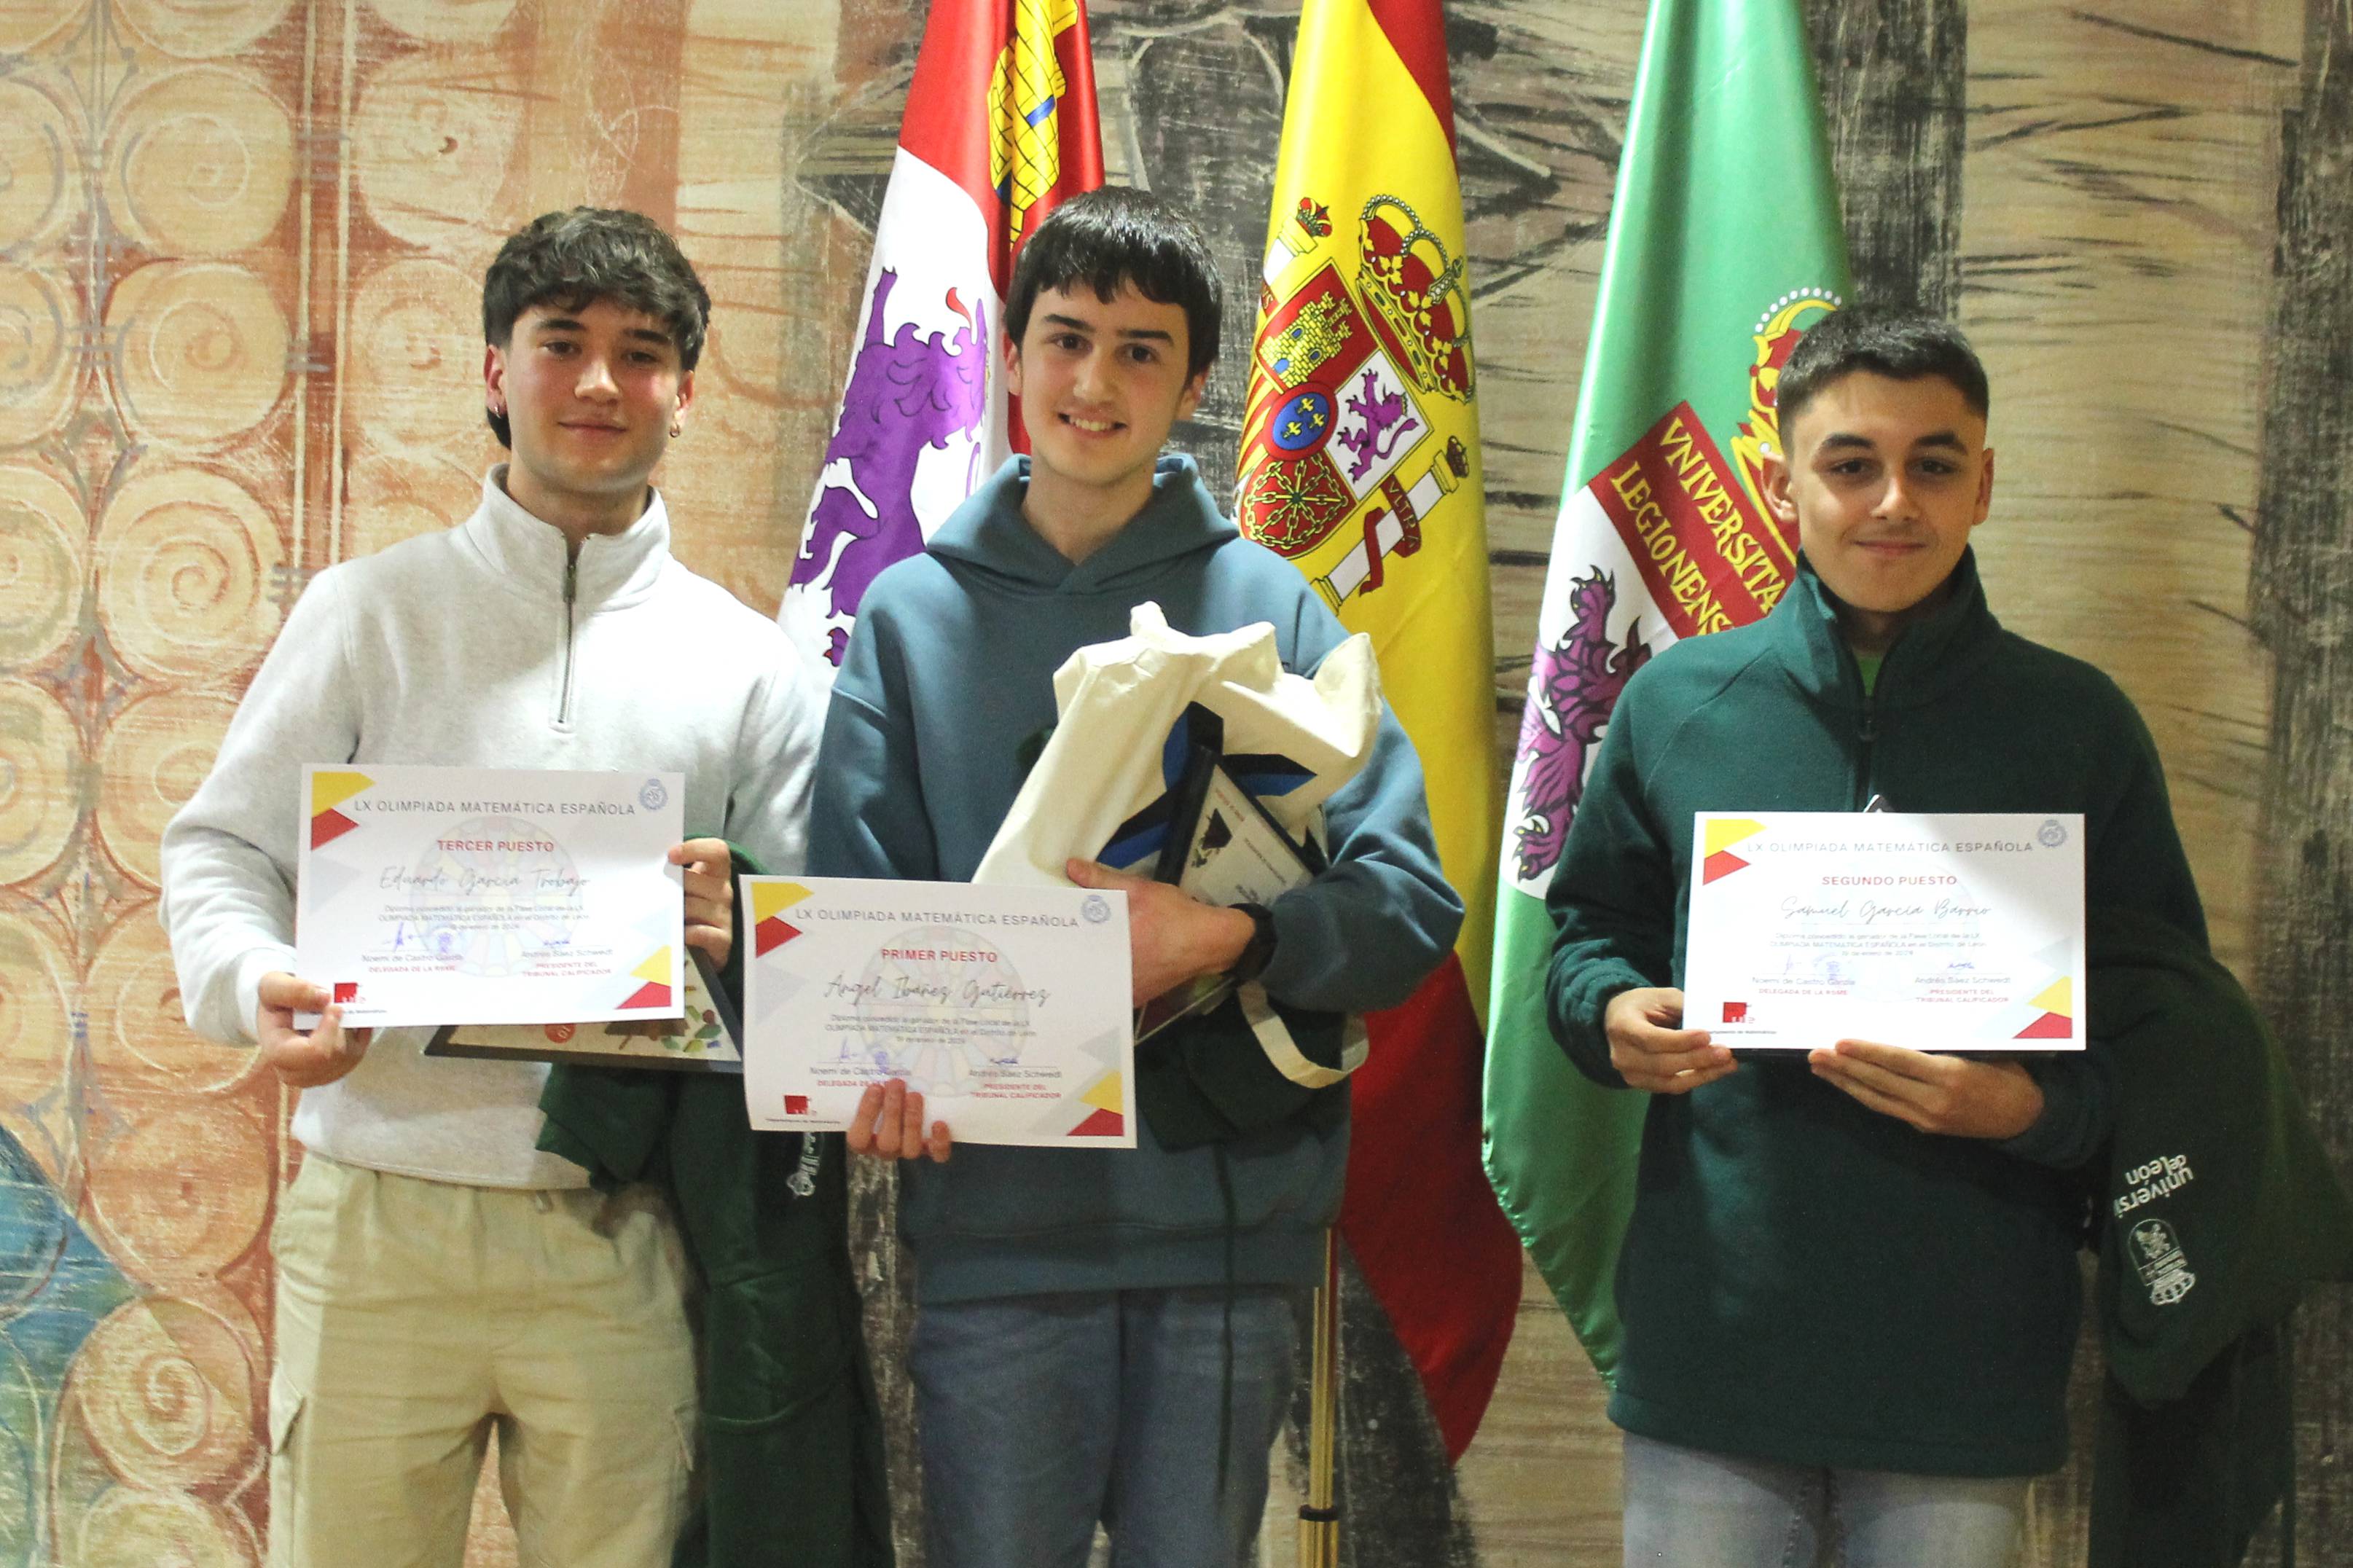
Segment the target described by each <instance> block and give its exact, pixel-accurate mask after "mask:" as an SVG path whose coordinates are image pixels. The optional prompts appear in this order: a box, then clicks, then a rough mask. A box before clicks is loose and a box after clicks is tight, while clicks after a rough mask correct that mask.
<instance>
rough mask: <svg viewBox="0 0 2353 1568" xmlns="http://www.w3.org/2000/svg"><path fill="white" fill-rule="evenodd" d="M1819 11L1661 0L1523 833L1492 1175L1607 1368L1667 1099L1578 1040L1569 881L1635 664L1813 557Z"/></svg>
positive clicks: (1558, 543) (1558, 534)
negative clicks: (1778, 419) (1648, 1154)
mask: <svg viewBox="0 0 2353 1568" xmlns="http://www.w3.org/2000/svg"><path fill="white" fill-rule="evenodd" d="M1847 287H1848V285H1847V258H1846V243H1845V238H1844V236H1843V233H1842V231H1841V228H1840V226H1839V207H1838V192H1837V188H1836V186H1835V185H1834V184H1833V183H1832V180H1831V167H1830V155H1829V149H1828V147H1827V144H1826V143H1825V142H1824V139H1823V135H1822V121H1821V110H1820V104H1819V102H1818V100H1816V98H1815V96H1814V79H1813V69H1812V65H1811V61H1810V57H1809V55H1808V53H1807V49H1806V36H1805V28H1804V24H1803V22H1802V20H1801V18H1800V16H1799V0H1652V5H1651V16H1650V23H1649V26H1648V29H1647V31H1646V32H1645V33H1644V36H1643V39H1642V62H1641V70H1640V72H1639V73H1638V74H1637V76H1636V78H1635V86H1634V101H1633V106H1632V109H1631V111H1630V116H1629V121H1628V124H1627V130H1626V151H1625V153H1624V156H1623V157H1622V159H1621V160H1620V163H1619V169H1618V187H1617V196H1616V199H1615V202H1614V205H1612V208H1611V211H1610V216H1609V245H1608V247H1607V249H1606V251H1605V252H1604V255H1603V258H1602V264H1601V287H1600V293H1599V299H1598V300H1597V301H1596V303H1595V306H1594V318H1593V334H1592V337H1591V340H1590V342H1588V347H1587V351H1586V359H1585V376H1584V380H1583V382H1582V383H1581V384H1579V386H1578V388H1577V422H1576V425H1575V426H1574V428H1573V430H1572V433H1571V436H1570V439H1569V451H1568V472H1567V480H1566V484H1565V487H1564V494H1563V496H1562V500H1561V507H1560V517H1559V521H1557V523H1556V525H1555V528H1554V531H1553V546H1552V564H1551V569H1550V572H1549V574H1548V576H1547V578H1546V583H1545V594H1544V602H1543V605H1542V608H1541V609H1540V611H1539V612H1538V616H1537V623H1536V647H1535V668H1534V669H1533V670H1532V671H1531V672H1530V674H1529V678H1528V698H1527V706H1526V709H1525V713H1524V715H1523V717H1522V720H1521V723H1520V742H1519V751H1518V755H1517V759H1516V761H1515V762H1514V765H1513V769H1512V787H1511V794H1510V804H1509V806H1508V809H1507V811H1506V816H1505V821H1504V836H1503V874H1502V887H1501V889H1500V892H1499V894H1498V899H1497V904H1496V910H1495V966H1494V990H1493V996H1492V999H1491V1003H1490V1005H1489V1008H1488V1021H1489V1026H1490V1036H1489V1038H1490V1047H1489V1051H1488V1057H1487V1167H1488V1172H1489V1173H1490V1174H1491V1175H1493V1178H1494V1182H1495V1191H1496V1193H1497V1194H1498V1195H1499V1196H1500V1197H1501V1198H1502V1199H1503V1202H1504V1210H1505V1211H1506V1212H1507V1213H1509V1214H1510V1215H1511V1216H1512V1223H1513V1224H1514V1226H1516V1227H1517V1228H1518V1230H1519V1233H1520V1237H1521V1238H1522V1239H1523V1240H1524V1241H1525V1242H1526V1244H1527V1247H1528V1252H1529V1255H1530V1256H1531V1257H1532V1258H1534V1259H1535V1265H1536V1268H1537V1269H1538V1270H1539V1271H1540V1272H1542V1273H1543V1275H1544V1277H1545V1279H1546V1283H1548V1284H1549V1285H1550V1286H1551V1287H1552V1289H1553V1293H1554V1294H1555V1295H1556V1297H1557V1298H1558V1299H1559V1300H1560V1304H1561V1308H1562V1310H1564V1311H1566V1312H1567V1315H1568V1319H1569V1322H1570V1324H1571V1325H1572V1326H1573V1327H1574V1328H1575V1329H1576V1331H1577V1337H1578V1338H1579V1339H1580V1340H1581V1341H1583V1342H1584V1344H1585V1348H1586V1352H1587V1353H1588V1355H1590V1356H1591V1357H1592V1359H1593V1363H1594V1364H1595V1365H1596V1366H1597V1367H1599V1369H1600V1371H1601V1373H1602V1374H1603V1375H1604V1376H1605V1377H1609V1376H1612V1375H1613V1374H1614V1373H1615V1371H1616V1367H1617V1360H1618V1350H1619V1343H1620V1335H1619V1324H1618V1316H1617V1310H1616V1307H1615V1304H1614V1301H1613V1299H1612V1284H1613V1281H1614V1278H1615V1275H1616V1271H1617V1261H1618V1244H1619V1240H1620V1237H1621V1236H1622V1235H1623V1234H1624V1231H1625V1226H1626V1220H1627V1216H1628V1215H1630V1213H1631V1212H1632V1208H1633V1201H1634V1159H1635V1153H1636V1151H1637V1150H1638V1148H1639V1146H1640V1143H1641V1125H1642V1115H1643V1111H1644V1108H1645V1106H1646V1104H1647V1103H1648V1097H1647V1096H1644V1095H1641V1094H1636V1093H1633V1092H1631V1091H1629V1090H1624V1089H1616V1090H1612V1089H1599V1088H1598V1087H1596V1086H1595V1085H1593V1084H1591V1083H1588V1081H1587V1080H1586V1079H1583V1078H1582V1077H1580V1076H1578V1074H1577V1071H1576V1069H1574V1068H1571V1067H1570V1066H1569V1065H1568V1061H1567V1058H1566V1057H1564V1056H1563V1055H1562V1054H1561V1050H1560V1047H1558V1046H1556V1044H1555V1043H1554V1042H1553V1040H1552V1037H1551V1035H1550V1032H1549V1029H1548V1027H1547V1025H1546V1007H1545V971H1546V963H1547V961H1548V959H1549V958H1550V955H1551V952H1552V939H1553V926H1552V921H1551V919H1550V917H1549V916H1548V915H1547V913H1546V910H1545V905H1544V895H1545V889H1546V884H1548V883H1549V882H1550V880H1551V879H1552V872H1553V868H1554V866H1555V865H1556V863H1557V862H1558V861H1559V859H1560V853H1561V846H1562V844H1563V842H1564V841H1565V840H1566V839H1567V836H1568V829H1569V824H1570V822H1571V821H1572V820H1573V818H1574V817H1575V816H1576V812H1577V797H1578V795H1579V794H1580V792H1582V790H1583V789H1584V787H1585V780H1586V775H1587V772H1588V767H1589V766H1590V763H1591V761H1592V758H1593V754H1594V752H1596V751H1597V750H1598V749H1599V745H1600V739H1601V732H1602V730H1603V728H1604V727H1605V726H1606V725H1607V724H1608V722H1609V713H1610V710H1611V708H1612V707H1613V706H1614V705H1615V704H1616V702H1617V700H1618V693H1619V692H1620V689H1623V687H1624V686H1625V684H1626V682H1627V680H1628V679H1630V677H1631V676H1632V675H1633V673H1634V671H1635V670H1636V669H1638V668H1641V666H1642V665H1643V664H1644V663H1645V662H1647V661H1648V660H1649V659H1650V658H1651V655H1653V654H1654V653H1656V652H1658V651H1659V650H1660V649H1662V648H1663V647H1666V646H1667V645H1668V644H1670V643H1672V642H1674V641H1675V640H1676V639H1677V638H1680V637H1698V636H1701V635H1704V634H1705V633H1707V632H1712V631H1720V630H1723V629H1724V628H1725V627H1728V626H1743V625H1746V623H1748V622H1750V621H1753V620H1755V619H1757V617H1758V616H1762V615H1764V614H1765V613H1766V612H1767V611H1768V610H1770V609H1771V608H1772V607H1773V605H1774V604H1775V603H1776V602H1777V601H1778V599H1779V598H1780V596H1781V593H1782V590H1783V589H1784V588H1786V587H1787V586H1788V583H1789V579H1790V574H1791V573H1792V572H1793V571H1794V570H1795V567H1796V541H1794V540H1792V539H1789V538H1788V537H1786V536H1785V535H1784V534H1783V533H1782V532H1781V531H1780V529H1779V528H1778V526H1777V525H1776V524H1775V523H1774V521H1773V520H1772V518H1771V516H1770V514H1769V513H1767V511H1766V510H1765V507H1764V503H1763V500H1762V490H1761V484H1762V481H1761V478H1760V470H1759V464H1760V461H1761V458H1762V455H1763V453H1764V452H1765V450H1766V449H1767V448H1768V447H1774V446H1776V445H1777V443H1778V439H1779V437H1778V430H1777V426H1776V425H1775V420H1774V403H1773V391H1774V386H1775V384H1776V383H1777V382H1778V379H1779V377H1780V373H1781V366H1782V365H1783V364H1785V363H1788V357H1789V351H1790V349H1791V348H1792V347H1794V346H1795V345H1796V343H1797V341H1798V338H1799V335H1800V334H1801V333H1802V332H1803V331H1805V329H1806V328H1807V327H1808V326H1809V325H1810V324H1811V323H1812V322H1814V321H1817V320H1819V319H1820V316H1821V315H1822V314H1823V313H1824V312H1826V311H1828V310H1832V309H1835V308H1836V306H1837V305H1838V303H1839V300H1840V299H1841V296H1842V295H1843V294H1844V292H1845V291H1846V289H1847ZM1683 831H1684V832H1686V833H1688V832H1689V831H1690V825H1689V824H1685V825H1684V826H1683ZM1651 978H1652V979H1653V980H1654V982H1655V983H1656V984H1662V985H1664V984H1670V983H1671V980H1672V977H1671V976H1669V975H1665V974H1661V975H1656V976H1652V977H1651Z"/></svg>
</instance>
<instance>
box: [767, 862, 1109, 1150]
mask: <svg viewBox="0 0 2353 1568" xmlns="http://www.w3.org/2000/svg"><path fill="white" fill-rule="evenodd" d="M738 885H739V887H740V888H741V889H742V890H741V892H740V894H739V895H738V897H737V899H736V901H735V907H736V909H737V910H738V911H739V919H740V920H742V921H743V923H744V926H746V927H747V928H748V931H747V934H748V936H749V938H750V941H751V943H752V951H751V952H750V953H749V954H748V955H747V957H746V959H745V963H744V1098H745V1100H746V1101H747V1103H748V1104H749V1106H750V1110H751V1117H752V1125H753V1126H754V1127H759V1128H765V1129H768V1130H771V1131H839V1130H840V1129H842V1128H845V1127H847V1126H849V1118H850V1113H851V1111H852V1110H854V1109H855V1108H856V1107H857V1104H858V1100H859V1096H860V1095H861V1094H863V1093H864V1092H865V1090H866V1087H867V1085H869V1084H874V1083H881V1082H884V1081H885V1080H887V1079H900V1080H901V1081H902V1082H904V1083H905V1084H906V1085H907V1087H908V1088H909V1089H913V1090H916V1091H917V1092H920V1093H921V1094H922V1095H923V1102H924V1103H923V1109H924V1120H925V1121H927V1122H928V1121H945V1122H946V1123H947V1124H948V1131H949V1132H950V1133H951V1134H952V1135H954V1137H955V1140H956V1142H960V1143H1018V1144H1027V1145H1029V1146H1032V1147H1041V1148H1056V1149H1082V1148H1097V1149H1132V1148H1134V1147H1135V1106H1134V1094H1135V1071H1134V1066H1135V1037H1134V1031H1133V1029H1132V1027H1131V1022H1130V1020H1131V1013H1130V1010H1129V1000H1128V946H1127V895H1125V894H1124V893H1099V892H1089V891H1087V890H1085V889H1078V888H1039V887H998V886H987V887H980V886H975V885H973V884H970V883H965V882H899V881H870V880H864V879H858V878H849V877H744V878H742V879H739V883H738Z"/></svg>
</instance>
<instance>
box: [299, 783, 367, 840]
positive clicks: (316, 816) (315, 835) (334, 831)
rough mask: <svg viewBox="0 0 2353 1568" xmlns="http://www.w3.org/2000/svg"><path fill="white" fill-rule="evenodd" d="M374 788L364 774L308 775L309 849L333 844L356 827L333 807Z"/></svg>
mask: <svg viewBox="0 0 2353 1568" xmlns="http://www.w3.org/2000/svg"><path fill="white" fill-rule="evenodd" d="M373 788H375V780H374V779H372V778H370V777H368V776H367V774H365V773H341V772H337V773H328V772H323V771H322V772H320V773H312V774H311V848H313V849H316V848H318V847H320V846H321V845H323V844H332V843H333V842H334V841H335V840H336V839H338V838H341V837H343V835H344V834H346V833H349V832H350V831H352V829H353V828H355V827H357V826H359V824H358V823H356V822H353V820H352V819H351V818H350V817H348V816H344V815H343V813H342V812H340V811H337V810H336V809H335V807H337V806H339V805H343V803H344V802H345V801H347V800H349V799H351V798H352V797H353V795H358V794H359V793H360V792H361V791H363V790H366V789H373Z"/></svg>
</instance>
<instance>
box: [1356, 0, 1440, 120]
mask: <svg viewBox="0 0 2353 1568" xmlns="http://www.w3.org/2000/svg"><path fill="white" fill-rule="evenodd" d="M1366 8H1367V9H1369V10H1370V11H1371V12H1372V14H1373V20H1374V21H1376V22H1377V23H1379V24H1380V28H1381V33H1382V36H1383V37H1387V38H1388V41H1389V47H1391V48H1393V49H1395V50H1396V51H1397V52H1398V59H1400V60H1403V61H1404V62H1405V68H1406V73H1407V74H1408V75H1409V76H1410V77H1412V78H1413V79H1414V84H1415V85H1416V86H1418V87H1419V88H1420V89H1421V90H1422V95H1423V96H1424V97H1426V98H1428V99H1429V100H1430V109H1431V110H1432V111H1433V112H1435V113H1436V114H1437V116H1438V123H1439V124H1440V125H1441V126H1443V127H1445V130H1446V145H1447V146H1448V147H1450V148H1451V147H1452V146H1453V145H1454V88H1453V84H1452V82H1451V79H1449V78H1448V76H1447V72H1446V16H1445V13H1444V10H1443V9H1442V7H1441V6H1440V4H1439V0H1366Z"/></svg>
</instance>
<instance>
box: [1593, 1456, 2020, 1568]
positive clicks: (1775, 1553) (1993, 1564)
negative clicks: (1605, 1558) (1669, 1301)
mask: <svg viewBox="0 0 2353 1568" xmlns="http://www.w3.org/2000/svg"><path fill="white" fill-rule="evenodd" d="M2025 1518H2026V1478H2025V1477H2023V1476H2016V1477H2003V1478H2000V1479H1992V1480H1985V1479H1978V1478H1975V1477H1969V1476H1912V1475H1903V1474H1899V1473H1897V1472H1895V1471H1893V1470H1840V1469H1824V1468H1821V1467H1820V1466H1817V1465H1778V1464H1773V1463H1770V1462H1768V1461H1765V1460H1759V1459H1739V1458H1732V1457H1731V1456H1729V1455H1725V1454H1710V1453H1705V1452H1703V1451H1702V1450H1700V1449H1697V1448H1684V1447H1676V1446H1675V1445H1673V1444H1672V1443H1659V1442H1653V1441H1652V1440H1651V1439H1650V1438H1648V1437H1637V1436H1634V1435H1633V1434H1632V1433H1631V1432H1629V1433H1627V1434H1626V1568H1813V1564H1814V1563H1815V1561H1816V1557H1817V1554H1818V1553H1820V1552H1821V1551H1822V1549H1823V1547H1824V1546H1825V1545H1827V1544H1828V1543H1829V1542H1831V1541H1832V1540H1836V1541H1838V1542H1841V1543H1842V1545H1843V1548H1844V1550H1843V1552H1841V1555H1840V1557H1839V1558H1838V1561H1840V1562H1841V1563H1844V1564H1845V1565H1846V1568H2003V1565H2004V1564H2005V1563H2009V1562H2010V1553H2011V1552H2012V1551H2013V1550H2015V1549H2016V1547H2017V1545H2018V1538H2019V1531H2020V1528H2021V1525H2022V1524H2023V1522H2024V1521H2025Z"/></svg>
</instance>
